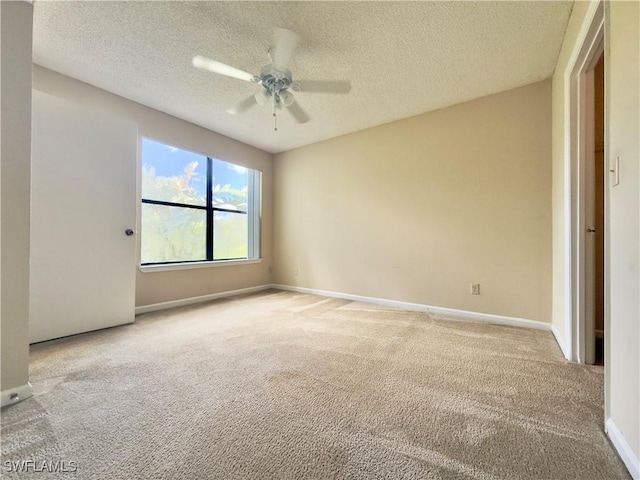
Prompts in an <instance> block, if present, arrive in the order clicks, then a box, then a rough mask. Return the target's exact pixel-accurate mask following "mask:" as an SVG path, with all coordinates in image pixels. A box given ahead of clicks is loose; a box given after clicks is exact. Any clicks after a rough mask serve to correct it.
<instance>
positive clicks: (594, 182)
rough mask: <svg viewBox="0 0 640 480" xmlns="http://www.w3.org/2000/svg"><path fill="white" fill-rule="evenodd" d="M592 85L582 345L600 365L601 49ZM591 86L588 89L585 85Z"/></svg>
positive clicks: (602, 224)
mask: <svg viewBox="0 0 640 480" xmlns="http://www.w3.org/2000/svg"><path fill="white" fill-rule="evenodd" d="M592 75H593V80H592V82H593V89H592V95H591V99H590V101H591V102H593V122H592V125H593V133H592V137H591V138H592V139H593V140H592V142H591V143H592V150H593V155H592V156H589V157H591V158H588V161H590V162H591V165H590V166H587V168H588V169H591V170H592V173H591V174H589V175H587V181H588V182H589V183H588V184H587V186H586V188H587V189H591V190H592V192H590V193H587V195H586V197H587V200H588V201H589V202H590V203H591V205H587V207H586V209H587V216H588V218H587V225H589V224H591V225H592V226H591V227H588V229H587V231H588V234H589V235H588V236H587V241H588V242H591V243H592V245H589V246H588V247H587V249H586V251H587V254H588V255H589V256H590V257H589V258H587V259H585V261H586V262H587V263H588V264H589V263H591V264H592V266H591V267H588V268H587V275H590V276H592V277H593V278H592V279H590V280H588V281H587V285H591V290H590V291H588V292H586V296H587V298H588V297H591V298H590V299H588V301H590V302H591V303H592V304H593V306H592V308H590V309H588V311H590V312H591V315H593V319H592V320H589V321H588V323H589V324H591V325H593V328H590V329H588V331H586V332H585V335H586V338H585V341H587V342H589V343H591V345H590V346H589V347H587V348H586V352H587V355H586V357H585V362H586V363H588V364H595V365H604V231H605V218H604V216H605V213H604V212H605V208H604V207H605V205H604V199H605V178H606V174H605V161H604V157H605V155H604V151H605V136H604V53H601V54H600V57H599V58H598V60H597V63H596V65H595V67H594V68H593V74H592ZM589 90H591V89H589Z"/></svg>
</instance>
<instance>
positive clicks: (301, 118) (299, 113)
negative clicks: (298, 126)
mask: <svg viewBox="0 0 640 480" xmlns="http://www.w3.org/2000/svg"><path fill="white" fill-rule="evenodd" d="M287 110H289V112H290V113H291V115H293V118H295V119H296V121H297V122H298V123H307V122H308V121H309V120H311V117H309V115H307V112H305V111H304V110H303V109H302V107H301V106H300V105H299V104H298V102H293V103H292V104H291V105H289V106H288V107H287Z"/></svg>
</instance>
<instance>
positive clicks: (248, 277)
mask: <svg viewBox="0 0 640 480" xmlns="http://www.w3.org/2000/svg"><path fill="white" fill-rule="evenodd" d="M33 86H34V88H35V89H37V90H41V91H43V92H46V93H49V94H52V95H57V96H59V97H62V98H67V99H69V100H72V101H76V102H81V103H83V104H85V105H93V106H95V107H97V108H100V109H104V110H105V111H109V112H111V113H113V114H115V115H118V116H120V117H122V118H125V119H128V120H131V121H133V122H135V123H137V124H138V128H139V130H138V131H139V133H140V135H143V136H149V137H151V138H154V139H156V140H159V141H162V142H166V143H168V144H170V145H174V146H177V147H181V148H185V149H188V150H192V151H195V152H199V153H204V154H208V155H211V156H213V157H216V158H219V159H221V160H226V161H229V162H233V163H236V164H238V165H243V166H246V167H250V168H254V169H257V170H260V171H262V182H263V184H262V187H263V193H262V195H263V197H262V198H263V205H262V257H263V261H262V262H261V263H255V264H247V265H237V266H223V267H220V266H217V267H211V268H200V269H191V270H174V271H165V272H151V273H142V272H138V274H137V278H136V306H143V305H150V304H154V303H160V302H166V301H170V300H178V299H183V298H189V297H196V296H200V295H207V294H212V293H218V292H225V291H229V290H236V289H241V288H247V287H253V286H258V285H264V284H269V283H271V274H270V271H269V270H270V267H271V262H272V254H271V250H272V246H271V245H272V238H271V237H272V234H271V226H272V222H273V221H272V217H273V213H272V211H273V206H272V184H273V171H272V170H273V169H272V164H273V157H272V155H271V154H269V153H266V152H263V151H261V150H258V149H256V148H254V147H251V146H249V145H246V144H243V143H240V142H238V141H236V140H232V139H230V138H228V137H225V136H223V135H220V134H217V133H215V132H212V131H210V130H206V129H204V128H201V127H198V126H196V125H194V124H191V123H188V122H186V121H184V120H180V119H178V118H175V117H172V116H170V115H167V114H164V113H161V112H159V111H157V110H154V109H151V108H149V107H145V106H143V105H141V104H138V103H135V102H132V101H130V100H127V99H125V98H122V97H119V96H116V95H113V94H111V93H108V92H106V91H104V90H100V89H98V88H95V87H92V86H90V85H88V84H86V83H82V82H79V81H78V80H75V79H72V78H70V77H66V76H64V75H60V74H58V73H55V72H52V71H51V70H47V69H45V68H42V67H40V66H38V65H34V71H33ZM133 207H134V208H136V207H137V206H133Z"/></svg>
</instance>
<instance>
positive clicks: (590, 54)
mask: <svg viewBox="0 0 640 480" xmlns="http://www.w3.org/2000/svg"><path fill="white" fill-rule="evenodd" d="M578 38H579V40H578V42H577V43H576V48H575V50H574V51H573V54H572V56H571V59H570V61H569V64H568V68H567V70H566V71H565V76H564V81H565V88H566V91H568V92H569V95H568V96H567V100H566V102H567V103H566V105H565V107H566V108H565V112H567V113H566V114H565V128H566V130H565V131H567V132H568V135H569V138H568V141H567V142H565V211H566V213H567V218H569V219H570V221H569V222H567V225H566V229H565V235H564V237H565V241H564V243H565V253H566V255H565V261H566V265H565V267H566V272H567V276H568V278H567V280H568V282H567V283H568V284H569V285H570V288H569V289H568V292H567V296H568V298H565V305H566V309H567V310H566V312H565V313H566V315H565V322H566V325H565V331H566V332H569V335H568V337H569V338H568V340H569V345H567V346H568V347H569V348H568V351H567V352H565V355H566V356H567V358H568V359H569V360H572V361H574V362H578V363H585V362H586V361H587V360H590V359H591V357H592V356H593V353H594V352H593V348H592V347H591V345H590V342H588V341H587V339H588V338H589V336H590V335H591V336H594V335H595V331H594V324H593V308H590V306H589V303H588V299H589V295H587V287H592V286H593V280H592V279H590V278H589V275H588V271H589V269H588V268H587V267H588V265H587V257H586V255H587V235H588V233H587V228H589V227H590V225H588V220H587V214H588V212H587V181H588V176H589V175H593V167H592V166H591V167H590V166H589V160H590V159H591V160H593V150H594V139H593V135H592V134H590V132H591V130H592V128H593V68H594V66H595V64H596V63H597V61H598V59H599V58H600V55H601V54H604V55H605V56H606V48H605V4H604V2H602V1H600V2H597V3H594V4H592V6H591V8H590V10H589V12H588V14H587V17H586V21H585V23H584V24H583V28H582V29H581V32H580V34H579V37H578ZM606 68H607V66H606V59H605V69H606ZM605 75H606V74H605ZM590 96H591V98H589V97H590ZM606 112H607V106H606V91H605V125H606V115H607V113H606ZM606 135H607V132H606V128H605V137H606ZM605 144H606V139H605ZM604 164H605V165H608V157H607V152H606V149H605V152H604ZM589 168H591V170H592V171H589ZM608 196H609V189H608V182H606V181H605V194H604V198H605V200H604V201H605V231H604V238H605V268H604V277H605V289H604V290H605V291H604V302H605V341H606V339H607V338H608V332H607V331H608V320H607V318H608V289H607V285H608V244H609V239H608V223H607V218H608V212H607V208H608ZM590 315H591V317H590V318H589V316H590Z"/></svg>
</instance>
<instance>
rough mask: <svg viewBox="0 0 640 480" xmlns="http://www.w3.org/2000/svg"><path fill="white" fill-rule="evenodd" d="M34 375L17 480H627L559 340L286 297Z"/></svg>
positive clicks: (11, 429)
mask: <svg viewBox="0 0 640 480" xmlns="http://www.w3.org/2000/svg"><path fill="white" fill-rule="evenodd" d="M31 381H32V384H33V388H34V391H35V396H34V397H33V398H32V399H30V400H27V401H25V402H22V403H20V404H17V405H14V406H11V407H9V408H5V409H4V410H3V411H2V460H3V462H2V465H1V466H0V471H1V472H2V473H3V478H78V479H154V480H155V479H347V478H348V479H382V478H385V479H396V478H397V479H432V478H433V479H440V478H441V479H458V478H460V479H465V478H469V479H525V478H527V479H528V478H544V479H569V478H572V479H581V480H588V479H615V478H629V477H628V475H627V473H626V470H625V469H624V466H623V465H622V463H621V461H620V460H619V459H618V458H617V456H616V455H615V453H614V451H613V449H612V447H611V446H610V444H609V443H608V442H607V439H606V437H605V435H604V433H603V431H602V425H603V412H602V403H603V369H602V367H588V366H580V365H575V364H570V363H567V362H565V361H564V360H563V358H562V356H561V353H560V351H559V349H558V346H557V345H556V344H555V342H554V340H553V338H552V336H551V334H550V333H549V332H542V331H536V330H528V329H519V328H512V327H503V326H494V325H486V324H479V323H468V322H457V321H450V320H445V319H442V318H434V317H433V316H430V315H427V314H425V313H416V312H405V311H401V310H394V309H390V308H384V307H377V306H373V305H367V304H363V303H357V302H349V301H344V300H337V299H327V298H323V297H317V296H313V295H304V294H294V293H290V292H280V291H275V290H273V291H266V292H262V293H259V294H255V295H250V296H244V297H237V298H232V299H225V300H220V301H216V302H212V303H208V304H201V305H197V306H192V307H185V308H181V309H176V310H172V311H165V312H156V313H151V314H147V315H143V316H141V317H139V318H138V320H137V321H136V323H135V324H133V325H130V326H125V327H117V328H112V329H108V330H103V331H99V332H94V333H90V334H85V335H79V336H75V337H71V338H67V339H62V340H57V341H52V342H47V343H43V344H39V345H35V346H33V347H32V349H31ZM19 459H23V460H33V461H34V462H35V464H36V465H41V463H40V462H42V461H43V460H47V461H49V462H53V461H56V460H59V461H64V462H66V465H67V466H68V465H69V462H74V464H75V465H76V466H77V471H76V472H75V473H74V474H70V473H67V474H60V475H54V474H48V473H47V474H44V473H43V474H36V473H33V472H32V473H30V474H20V475H18V474H15V473H11V472H9V471H8V469H7V467H6V464H5V462H7V461H11V460H19Z"/></svg>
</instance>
